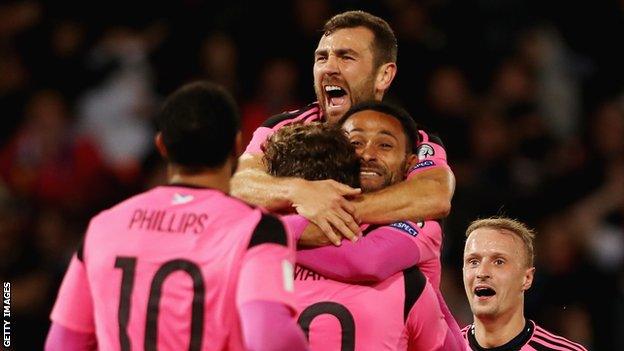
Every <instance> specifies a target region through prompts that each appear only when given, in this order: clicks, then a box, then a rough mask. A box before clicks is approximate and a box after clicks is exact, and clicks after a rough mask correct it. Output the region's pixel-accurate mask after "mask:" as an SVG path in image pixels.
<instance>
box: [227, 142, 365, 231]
mask: <svg viewBox="0 0 624 351" xmlns="http://www.w3.org/2000/svg"><path fill="white" fill-rule="evenodd" d="M230 184H231V189H232V190H231V192H232V195H233V196H236V197H238V198H241V199H243V200H245V201H247V202H250V203H252V204H254V205H258V206H261V207H264V208H266V209H268V210H270V211H277V210H283V209H287V208H290V207H293V208H294V209H295V210H296V211H297V213H299V214H300V215H302V216H304V217H306V218H307V219H308V220H310V221H311V222H312V223H314V224H316V225H317V226H319V228H321V229H322V230H323V232H325V233H327V235H328V236H332V237H336V236H337V234H336V232H337V233H338V235H342V236H344V237H346V238H348V239H352V238H353V237H354V236H355V235H357V233H358V232H359V226H358V224H357V222H358V219H357V218H355V214H356V212H355V206H354V205H353V204H351V203H350V202H349V201H347V200H346V199H345V196H351V195H357V194H359V193H360V190H359V189H353V188H351V187H349V186H347V185H344V184H341V183H338V182H336V181H333V180H318V181H307V180H304V179H299V178H289V177H283V178H280V177H273V176H271V175H270V174H268V173H267V172H266V169H265V166H264V164H263V162H262V156H261V155H259V154H250V153H245V154H243V155H242V156H241V157H240V159H239V165H238V170H237V171H236V173H235V174H234V176H233V178H232V180H231V183H230ZM335 230H336V231H335Z"/></svg>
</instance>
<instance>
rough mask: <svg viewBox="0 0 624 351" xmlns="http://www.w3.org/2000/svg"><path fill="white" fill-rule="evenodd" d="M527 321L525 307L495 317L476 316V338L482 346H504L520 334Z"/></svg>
mask: <svg viewBox="0 0 624 351" xmlns="http://www.w3.org/2000/svg"><path fill="white" fill-rule="evenodd" d="M525 323H526V321H525V319H524V309H523V308H519V309H517V310H516V311H514V312H513V313H510V314H503V315H500V316H496V317H494V318H479V317H477V316H475V320H474V324H475V338H476V339H477V342H478V343H479V345H480V346H481V347H485V348H492V347H497V346H502V345H505V344H506V343H508V342H509V341H511V339H513V338H515V337H516V336H517V335H518V334H520V332H521V331H522V329H523V328H524V325H525Z"/></svg>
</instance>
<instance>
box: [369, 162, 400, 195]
mask: <svg viewBox="0 0 624 351" xmlns="http://www.w3.org/2000/svg"><path fill="white" fill-rule="evenodd" d="M406 166H407V160H403V162H402V163H401V167H400V168H399V169H398V170H395V171H390V170H389V169H388V168H387V167H384V166H382V165H380V164H378V163H376V162H368V163H367V162H362V164H361V168H363V169H374V170H375V171H377V172H378V173H379V174H380V176H381V177H382V179H383V180H382V182H381V183H378V184H370V182H367V181H365V179H362V177H360V183H361V187H362V191H363V192H365V193H367V192H372V191H377V190H381V189H384V188H386V187H388V186H390V185H393V184H396V183H398V182H400V181H402V180H403V179H404V178H405V177H404V176H403V175H404V173H405V171H404V170H405V167H406Z"/></svg>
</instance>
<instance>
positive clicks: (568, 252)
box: [0, 0, 624, 350]
mask: <svg viewBox="0 0 624 351" xmlns="http://www.w3.org/2000/svg"><path fill="white" fill-rule="evenodd" d="M349 9H363V10H367V11H369V12H372V13H373V14H376V15H379V16H381V17H383V18H384V19H386V20H388V22H389V23H390V24H391V26H392V27H393V28H394V30H395V31H396V34H397V37H398V40H399V62H398V66H399V71H398V75H397V79H396V80H395V82H394V84H393V86H392V88H391V89H390V93H389V95H388V100H391V101H393V102H396V103H399V104H401V105H403V106H404V107H405V108H407V109H408V110H409V111H410V112H411V113H412V115H413V116H414V118H415V119H416V120H417V121H419V122H420V123H422V124H423V125H426V126H428V127H429V128H431V129H433V130H435V131H437V132H438V133H439V135H440V136H441V137H442V139H443V140H444V142H445V144H446V147H447V150H448V156H449V164H450V165H451V167H452V169H453V170H454V172H455V175H456V178H457V189H456V193H455V197H454V200H453V209H452V212H451V215H450V216H449V217H448V218H447V220H446V228H445V235H446V237H445V246H444V252H443V263H444V267H445V269H444V272H443V280H444V281H443V291H444V294H445V296H446V298H447V300H448V302H449V304H450V305H451V307H452V309H453V311H454V313H455V315H456V317H457V319H458V321H459V322H460V325H462V326H463V325H465V324H466V323H468V322H470V321H471V314H470V311H469V309H468V305H467V302H466V300H465V296H464V292H463V284H462V280H461V252H462V248H463V242H464V238H463V236H464V230H465V228H466V226H467V224H468V223H469V222H470V221H471V220H472V219H475V218H477V217H486V216H490V215H495V214H505V215H508V216H512V217H516V218H519V219H521V220H522V221H525V222H527V223H529V224H530V225H531V226H533V227H535V228H536V229H537V231H538V235H537V238H536V253H537V275H536V280H535V283H534V286H533V288H532V289H531V290H530V292H529V294H528V295H527V303H526V313H527V315H528V316H529V317H530V318H534V319H536V320H537V321H539V322H540V323H541V324H542V325H543V326H544V327H546V328H547V329H550V330H552V331H554V332H556V333H560V334H562V335H564V336H566V337H569V338H571V339H573V340H575V341H578V342H581V343H583V344H585V345H588V346H589V347H590V348H591V349H592V350H622V349H624V344H623V342H622V341H621V333H622V332H623V331H624V65H623V62H624V54H623V53H624V50H622V49H621V46H622V43H623V42H624V1H621V0H620V1H593V2H570V1H548V2H546V1H520V0H463V1H450V0H429V1H403V0H386V1H356V0H349V1H339V2H338V1H336V2H330V1H326V0H309V1H305V0H299V1H292V2H289V1H271V2H261V1H258V2H246V1H239V0H228V1H223V2H211V1H201V0H186V1H176V2H171V3H168V4H156V5H155V4H141V3H137V4H135V3H133V2H129V1H127V2H123V3H119V2H94V3H91V2H83V3H81V4H74V3H71V4H70V3H69V2H67V3H64V2H58V1H54V2H52V1H4V2H2V4H0V113H1V116H2V118H1V120H0V121H1V122H0V123H1V125H2V128H0V278H2V280H3V281H10V282H11V283H12V294H13V300H12V312H13V317H14V318H12V321H13V324H14V326H13V327H14V328H13V333H14V334H13V341H14V346H15V349H18V350H35V349H41V347H42V344H43V341H44V339H45V335H46V331H47V328H48V325H49V322H48V314H49V311H50V308H51V306H52V304H53V302H54V298H55V294H56V290H57V289H58V285H59V283H60V279H61V278H62V275H63V273H64V270H65V268H66V265H67V263H68V261H69V258H70V257H71V254H72V253H73V251H74V250H75V247H76V245H77V242H78V241H79V240H80V237H81V235H82V233H83V230H84V228H85V226H86V224H87V222H88V219H89V218H90V216H92V215H94V214H96V213H97V212H99V211H100V210H102V209H104V208H106V207H107V206H110V205H112V204H114V203H115V202H117V201H119V200H121V199H123V198H124V197H126V196H129V195H131V194H134V193H137V192H139V191H142V190H143V189H145V188H146V187H150V186H153V185H155V184H159V183H162V182H163V179H164V178H163V176H164V173H163V170H164V169H163V164H162V162H161V161H160V160H159V158H158V156H157V154H156V153H155V150H154V148H153V147H152V136H153V124H152V118H153V116H154V112H155V111H156V110H157V109H158V106H159V103H160V102H161V101H162V98H163V97H164V96H166V95H167V94H168V93H170V92H171V91H172V90H173V89H175V88H177V87H178V86H180V85H181V84H183V83H185V82H188V81H191V80H194V79H200V78H203V79H211V80H214V81H216V82H219V83H221V84H223V85H225V86H226V87H228V89H230V91H232V92H233V93H234V94H235V96H236V97H237V100H238V102H239V105H240V107H241V111H242V114H243V118H244V127H243V131H244V133H245V137H246V138H247V140H248V139H249V138H250V135H251V132H252V131H253V130H254V129H255V127H256V126H257V125H258V124H259V123H261V122H262V121H263V120H264V119H265V118H267V117H268V116H270V115H271V114H274V113H278V112H282V111H285V110H289V109H294V108H297V107H301V106H302V105H305V104H307V103H309V102H311V101H313V100H314V95H313V89H312V64H313V62H312V54H313V51H314V49H315V47H316V44H317V42H318V39H319V38H320V31H319V30H320V28H322V25H323V23H324V21H325V20H327V19H328V18H329V17H331V16H332V15H333V14H336V13H338V12H340V11H343V10H349ZM618 332H619V333H620V335H618ZM618 336H620V337H619V338H618Z"/></svg>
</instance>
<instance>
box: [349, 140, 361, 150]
mask: <svg viewBox="0 0 624 351" xmlns="http://www.w3.org/2000/svg"><path fill="white" fill-rule="evenodd" d="M351 145H353V146H354V147H356V148H358V147H361V146H362V145H363V143H362V142H361V141H359V140H351Z"/></svg>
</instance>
